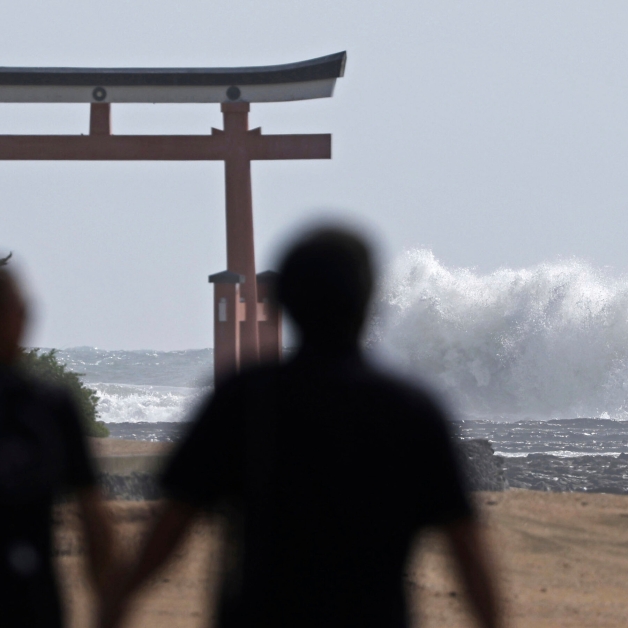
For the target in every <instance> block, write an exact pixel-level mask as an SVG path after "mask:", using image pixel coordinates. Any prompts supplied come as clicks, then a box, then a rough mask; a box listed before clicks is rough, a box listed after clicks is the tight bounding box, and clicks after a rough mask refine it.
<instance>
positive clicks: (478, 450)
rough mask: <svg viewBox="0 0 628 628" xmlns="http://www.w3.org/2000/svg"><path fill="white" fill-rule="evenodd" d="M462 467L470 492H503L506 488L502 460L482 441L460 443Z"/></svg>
mask: <svg viewBox="0 0 628 628" xmlns="http://www.w3.org/2000/svg"><path fill="white" fill-rule="evenodd" d="M460 450H461V458H462V467H463V470H464V475H465V479H466V481H467V487H468V488H469V490H471V491H503V490H505V489H506V488H508V482H507V480H506V476H505V474H504V459H503V458H502V457H501V456H496V455H495V452H494V450H493V446H492V445H491V443H489V441H487V440H484V439H474V440H464V441H461V442H460Z"/></svg>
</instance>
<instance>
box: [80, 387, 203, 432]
mask: <svg viewBox="0 0 628 628" xmlns="http://www.w3.org/2000/svg"><path fill="white" fill-rule="evenodd" d="M90 386H91V387H92V388H94V390H96V392H97V394H98V398H99V402H98V412H99V414H100V417H99V418H100V419H101V420H102V421H105V422H106V423H127V422H128V423H138V422H150V423H157V422H161V421H169V422H178V421H184V420H186V419H188V418H189V413H190V411H191V410H192V408H193V407H194V405H195V404H196V403H197V402H198V400H199V399H200V398H201V396H202V395H204V394H205V392H206V389H203V388H184V387H169V386H146V385H145V386H139V385H131V384H99V383H92V384H90Z"/></svg>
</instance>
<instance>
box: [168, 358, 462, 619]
mask: <svg viewBox="0 0 628 628" xmlns="http://www.w3.org/2000/svg"><path fill="white" fill-rule="evenodd" d="M163 481H164V486H165V488H166V490H167V491H168V492H169V494H170V495H171V496H172V497H173V498H174V499H178V500H182V501H185V502H188V503H191V504H194V505H196V506H199V507H202V508H208V509H213V508H218V507H220V506H222V505H223V504H227V505H229V506H231V508H232V511H231V512H237V513H239V514H240V516H241V522H242V525H241V530H240V534H241V537H240V538H241V540H242V543H241V550H242V552H241V554H242V555H241V561H240V564H239V568H238V569H236V570H235V571H234V572H233V573H231V574H229V575H228V577H227V581H226V583H225V587H224V590H223V593H222V604H221V608H220V615H221V625H222V626H223V628H235V627H237V628H244V627H247V628H248V627H250V626H268V627H269V628H270V626H273V627H284V626H285V627H286V628H287V627H288V626H290V627H310V626H311V627H314V626H317V627H322V626H326V627H328V626H338V627H340V626H361V627H369V626H372V627H378V628H384V627H385V628H391V627H402V626H404V625H406V608H405V600H404V592H403V583H402V579H403V571H404V567H405V564H406V561H407V558H408V553H409V550H410V546H411V543H412V541H413V539H414V537H415V535H416V533H417V531H418V530H420V529H421V528H422V527H425V526H430V525H438V524H445V523H448V522H452V521H455V520H458V519H461V518H464V517H467V516H469V515H470V514H471V508H470V504H469V501H468V500H467V497H466V495H465V492H464V490H463V487H462V483H461V480H460V477H459V472H458V468H457V466H456V462H455V455H454V452H453V450H452V443H451V437H450V434H449V431H448V427H447V423H446V421H445V418H444V416H443V412H442V411H441V409H440V408H439V407H438V405H437V404H436V403H435V402H434V400H432V399H431V398H430V397H429V396H427V395H426V394H424V393H422V392H420V391H418V390H416V389H413V388H410V387H407V386H405V385H402V384H401V383H399V382H397V381H395V380H393V379H391V378H388V377H386V376H384V375H382V374H380V373H378V372H376V371H375V370H374V369H372V368H371V367H369V366H367V365H366V364H365V363H364V362H363V360H362V359H361V357H360V356H359V354H358V353H357V351H356V352H351V353H346V354H344V355H342V356H340V355H324V354H320V353H316V352H308V351H305V352H302V353H301V354H300V355H299V356H298V357H297V358H296V359H295V360H294V361H292V362H291V363H288V364H287V365H283V366H280V367H272V368H271V367H268V368H261V369H257V370H254V371H251V372H248V373H245V374H243V375H241V376H239V377H236V378H234V379H233V380H231V381H230V382H228V383H226V384H225V385H224V386H223V387H221V388H220V389H219V390H218V391H217V392H216V394H215V395H214V396H213V397H212V398H210V399H208V400H207V402H206V403H205V405H204V406H202V408H201V409H200V411H199V414H198V416H197V418H196V422H195V424H194V426H193V428H192V429H191V431H190V433H189V435H188V437H187V439H186V440H185V442H184V443H183V444H182V446H181V447H180V449H179V451H178V453H177V454H176V455H175V457H174V458H173V460H172V462H171V464H170V467H169V469H168V470H167V471H166V474H165V476H164V480H163ZM233 509H234V510H233ZM237 520H238V517H232V521H234V522H236V523H237Z"/></svg>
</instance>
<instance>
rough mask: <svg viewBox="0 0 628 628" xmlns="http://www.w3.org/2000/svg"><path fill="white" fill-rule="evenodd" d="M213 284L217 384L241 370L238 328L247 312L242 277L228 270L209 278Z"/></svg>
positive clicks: (215, 380)
mask: <svg viewBox="0 0 628 628" xmlns="http://www.w3.org/2000/svg"><path fill="white" fill-rule="evenodd" d="M209 281H210V283H213V284H214V382H215V384H216V385H217V384H220V383H221V382H222V381H223V380H225V379H226V378H227V377H229V376H230V375H232V374H234V373H237V372H238V371H239V370H240V366H241V362H240V343H241V325H242V323H243V321H244V320H245V317H246V312H245V309H244V307H243V305H244V304H243V303H242V302H241V297H240V293H241V286H242V285H243V284H245V281H244V277H243V276H242V275H238V274H237V273H232V272H230V271H228V270H225V271H223V272H222V273H216V274H215V275H210V276H209Z"/></svg>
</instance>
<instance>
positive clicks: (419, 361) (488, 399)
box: [370, 250, 628, 420]
mask: <svg viewBox="0 0 628 628" xmlns="http://www.w3.org/2000/svg"><path fill="white" fill-rule="evenodd" d="M370 342H371V343H372V344H375V345H378V346H379V348H380V349H382V350H383V352H384V353H385V354H389V355H392V356H394V359H395V361H396V362H397V363H399V362H401V364H402V368H404V370H406V371H407V372H409V373H410V372H411V373H420V374H421V375H422V376H423V377H425V378H427V379H428V380H430V381H432V382H433V383H435V384H436V385H437V386H438V387H439V388H441V389H442V390H443V391H444V392H445V393H446V394H448V395H449V396H452V397H453V398H454V399H455V400H456V401H457V404H458V405H459V406H460V407H461V408H462V409H463V410H464V414H465V415H468V416H475V417H477V418H490V419H498V418H501V419H502V420H514V419H521V418H528V417H529V418H535V419H549V418H573V417H600V416H603V417H612V418H620V419H621V418H628V401H627V397H628V278H626V277H623V278H617V277H612V276H611V275H610V274H609V273H607V272H603V271H601V270H596V269H594V268H593V267H591V266H590V265H589V264H587V263H585V262H583V261H580V260H577V259H572V260H568V261H563V262H556V263H543V264H540V265H538V266H535V267H532V268H529V269H524V270H510V269H501V270H497V271H495V272H493V273H491V274H487V275H480V274H478V273H475V272H473V271H472V270H470V269H465V268H461V269H448V268H445V267H444V266H443V265H442V264H441V263H439V262H438V260H436V259H435V257H434V255H433V253H432V252H431V251H428V250H412V251H407V252H406V253H405V254H404V255H402V256H401V257H400V258H398V260H397V261H396V263H395V264H393V266H392V268H391V269H390V270H389V272H388V274H387V275H386V277H385V279H384V280H383V281H382V285H381V286H380V293H379V298H378V307H377V308H376V315H375V316H374V319H373V325H372V329H371V334H370Z"/></svg>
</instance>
